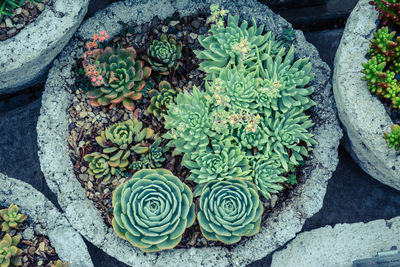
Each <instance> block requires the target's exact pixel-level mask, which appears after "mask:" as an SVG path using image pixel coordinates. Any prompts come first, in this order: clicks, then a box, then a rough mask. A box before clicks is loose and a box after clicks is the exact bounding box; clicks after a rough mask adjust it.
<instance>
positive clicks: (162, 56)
mask: <svg viewBox="0 0 400 267" xmlns="http://www.w3.org/2000/svg"><path fill="white" fill-rule="evenodd" d="M181 57H182V42H176V40H175V38H173V37H172V36H171V37H169V38H168V37H167V35H166V34H164V33H163V34H162V35H161V37H160V40H154V41H153V42H152V43H151V45H150V47H149V48H148V49H147V57H146V61H147V62H148V63H149V64H150V66H151V68H152V69H153V70H154V71H157V72H159V73H160V74H163V75H168V74H170V73H171V72H172V71H175V70H176V69H178V67H179V60H180V59H181Z"/></svg>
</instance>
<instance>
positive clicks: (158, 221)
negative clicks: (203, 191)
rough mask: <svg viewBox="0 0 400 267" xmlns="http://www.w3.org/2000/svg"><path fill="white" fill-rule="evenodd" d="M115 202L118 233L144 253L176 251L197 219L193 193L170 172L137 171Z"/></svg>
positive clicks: (116, 231) (121, 186)
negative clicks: (174, 249)
mask: <svg viewBox="0 0 400 267" xmlns="http://www.w3.org/2000/svg"><path fill="white" fill-rule="evenodd" d="M112 203H113V208H114V218H113V220H112V225H113V228H114V230H115V233H116V234H117V235H118V236H119V237H121V238H123V239H125V240H128V241H129V242H130V243H131V244H132V245H134V246H135V247H138V248H140V249H142V250H143V251H144V252H156V251H161V250H166V249H172V248H174V247H175V246H176V245H178V243H179V242H180V241H181V239H182V234H183V233H184V231H185V229H186V228H188V227H190V226H191V225H192V224H193V222H194V220H195V212H194V204H193V194H192V192H191V191H190V189H189V187H188V186H187V185H185V184H184V183H182V182H181V181H180V180H179V179H178V178H177V177H176V176H174V175H173V174H172V173H171V172H170V171H168V170H166V169H155V170H148V169H144V170H141V171H138V172H136V173H135V174H134V175H133V176H132V179H130V180H129V181H127V182H125V183H123V184H121V185H119V186H118V187H117V189H116V190H115V191H114V193H113V198H112Z"/></svg>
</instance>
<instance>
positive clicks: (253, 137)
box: [236, 125, 268, 152]
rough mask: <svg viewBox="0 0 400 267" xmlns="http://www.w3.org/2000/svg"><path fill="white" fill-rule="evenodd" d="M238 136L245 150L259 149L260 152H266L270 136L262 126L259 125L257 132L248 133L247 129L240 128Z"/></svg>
mask: <svg viewBox="0 0 400 267" xmlns="http://www.w3.org/2000/svg"><path fill="white" fill-rule="evenodd" d="M236 132H237V136H238V138H239V140H240V143H241V145H242V146H243V148H245V149H247V150H250V151H253V150H254V149H255V148H257V150H258V151H260V152H261V151H264V150H265V149H266V144H267V142H268V136H267V135H266V134H265V131H264V130H263V128H262V127H261V126H260V125H257V126H256V128H255V131H248V130H246V128H244V127H242V128H239V129H238V130H237V131H236Z"/></svg>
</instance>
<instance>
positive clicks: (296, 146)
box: [263, 108, 316, 171]
mask: <svg viewBox="0 0 400 267" xmlns="http://www.w3.org/2000/svg"><path fill="white" fill-rule="evenodd" d="M313 125H314V123H313V122H312V121H311V120H310V119H309V116H307V115H305V114H304V112H303V109H300V108H294V109H291V110H290V111H288V112H286V113H280V112H273V113H272V115H271V116H270V117H266V118H265V119H264V122H263V130H264V131H265V134H266V136H268V142H267V144H266V149H265V151H264V154H265V155H266V156H271V155H272V154H273V153H274V154H275V153H276V154H277V155H278V156H279V160H280V162H281V164H282V167H283V168H284V169H285V170H286V171H288V170H289V165H291V164H292V165H294V166H297V165H299V162H301V161H303V157H304V156H307V155H308V151H309V150H310V149H311V146H312V145H313V144H316V142H315V141H314V140H313V139H312V136H313V134H311V133H309V132H308V131H307V130H308V129H309V128H310V127H312V126H313Z"/></svg>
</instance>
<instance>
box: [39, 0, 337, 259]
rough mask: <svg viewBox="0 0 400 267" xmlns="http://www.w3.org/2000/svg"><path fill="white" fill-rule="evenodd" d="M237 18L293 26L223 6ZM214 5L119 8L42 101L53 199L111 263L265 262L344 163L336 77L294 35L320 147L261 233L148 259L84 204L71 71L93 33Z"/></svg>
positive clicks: (99, 19) (67, 59) (106, 14)
mask: <svg viewBox="0 0 400 267" xmlns="http://www.w3.org/2000/svg"><path fill="white" fill-rule="evenodd" d="M218 2H219V3H220V4H221V5H223V6H224V8H226V9H229V10H230V13H231V14H240V16H241V18H242V19H246V20H248V21H250V19H251V17H252V16H253V17H254V18H255V19H256V21H257V23H258V24H263V25H265V27H266V30H267V31H272V32H273V33H274V34H275V36H280V35H281V34H282V32H283V31H284V30H285V28H287V27H291V26H290V25H289V23H288V22H286V21H285V20H284V19H282V18H281V17H280V16H278V15H276V14H274V13H273V12H272V11H271V10H269V9H268V7H266V6H265V5H262V4H260V3H258V2H257V1H255V0H251V1H250V0H246V1H245V0H239V1H235V2H232V1H228V0H226V1H218ZM209 6H210V1H208V0H204V1H182V0H181V1H168V0H163V1H155V0H154V1H147V2H146V3H143V2H132V1H121V2H117V3H114V4H112V5H111V6H109V7H108V8H106V9H105V10H103V11H101V12H99V13H97V14H96V15H95V16H94V17H92V18H90V19H88V20H87V21H86V22H85V23H84V24H83V25H82V26H81V27H80V29H79V30H78V32H77V34H76V36H75V38H73V39H72V40H71V41H70V43H69V45H68V46H67V47H66V49H64V51H63V52H62V53H61V55H60V56H59V58H58V59H57V60H56V61H55V63H54V65H53V67H52V69H51V70H50V73H49V76H48V80H47V83H46V87H45V91H44V93H43V98H42V107H41V112H40V113H41V114H40V117H39V120H38V125H37V134H38V146H39V158H40V164H41V168H42V171H43V173H44V176H45V177H46V181H47V183H48V185H49V187H50V189H51V190H52V191H53V192H55V194H56V195H57V197H58V201H59V203H60V205H61V208H62V209H63V210H64V211H65V213H66V216H67V218H68V219H69V221H70V222H71V224H72V225H73V227H74V228H75V229H77V230H78V231H79V232H80V233H81V234H82V235H83V236H85V237H86V239H88V240H89V241H90V242H92V243H93V244H94V245H95V246H97V247H99V248H101V249H102V250H104V251H105V252H106V253H108V254H109V255H111V256H113V257H115V258H116V259H118V260H120V261H122V262H124V263H126V264H129V265H132V266H177V265H179V266H200V265H208V266H243V265H245V264H248V263H251V262H253V261H255V260H258V259H261V258H263V257H265V256H266V255H268V254H269V253H270V252H272V251H274V250H275V249H276V248H278V247H279V246H281V245H283V244H284V243H286V242H287V241H288V240H290V239H292V238H293V237H294V236H295V235H296V233H297V232H299V231H300V230H301V228H302V226H303V224H304V222H305V220H306V219H307V218H310V217H311V216H313V215H314V214H315V213H316V212H318V211H319V210H320V208H321V207H322V202H323V198H324V196H325V193H326V187H327V183H328V180H329V178H330V177H331V176H332V173H333V171H334V170H335V169H336V165H337V163H338V152H337V148H338V145H339V140H340V138H341V137H342V132H341V129H340V127H339V123H338V120H337V117H336V113H335V110H334V107H333V102H334V100H333V95H332V91H331V85H330V83H329V79H330V69H329V67H328V66H327V65H326V64H325V63H324V62H322V61H321V59H320V58H319V56H318V52H317V50H316V49H315V48H314V47H313V46H312V45H311V44H309V43H308V42H306V40H305V38H304V35H303V33H302V32H300V31H296V34H295V36H296V37H295V41H294V45H295V48H296V56H297V57H298V58H302V57H310V60H311V62H312V65H313V71H314V73H315V75H316V77H315V79H314V81H313V84H312V86H313V87H314V88H315V93H314V94H313V100H314V101H316V102H317V103H318V104H317V106H315V107H314V108H313V109H312V110H311V113H312V117H313V121H314V122H315V126H314V127H313V129H312V132H313V133H314V135H315V140H316V141H317V142H318V145H315V147H314V150H313V152H312V153H311V154H310V156H309V158H308V160H307V161H306V163H305V165H304V166H303V167H302V169H301V175H300V176H299V177H298V178H299V180H300V184H299V185H298V186H297V187H296V188H295V189H294V191H293V193H292V197H291V198H289V199H288V200H287V201H285V202H284V203H283V204H282V205H280V206H279V207H277V208H275V210H274V211H273V212H272V213H271V214H270V216H269V217H268V219H267V220H266V221H265V222H264V223H263V226H262V229H261V231H260V233H258V234H257V235H255V236H254V237H252V238H248V239H246V240H242V242H240V243H239V244H237V245H236V246H234V247H233V249H229V250H228V249H227V248H225V247H205V248H191V249H172V250H168V251H163V252H160V253H143V252H142V251H141V250H140V249H138V248H135V247H133V246H132V245H131V244H130V243H128V242H127V241H124V240H122V239H120V238H119V237H118V236H117V235H116V234H115V233H114V231H113V229H112V228H109V227H108V226H106V225H105V223H104V222H103V219H102V217H101V215H100V212H99V210H97V209H96V208H95V207H94V205H93V203H92V202H91V201H90V200H88V199H87V198H86V194H85V190H84V189H83V188H82V186H81V184H80V182H79V181H78V180H77V178H76V176H75V174H74V172H73V166H72V162H71V160H70V158H69V154H68V144H67V138H68V136H69V131H68V124H69V122H68V114H67V109H68V107H69V106H70V105H71V101H72V94H71V93H70V92H71V90H72V88H73V85H74V82H75V80H74V75H73V74H72V68H73V66H74V65H75V64H76V61H75V59H74V57H75V58H79V57H80V55H82V53H83V46H84V41H83V40H89V39H90V38H91V36H92V35H93V33H94V32H98V31H100V30H103V29H105V30H106V31H107V32H108V33H109V34H110V36H111V37H112V36H115V35H116V34H118V33H119V32H120V30H121V28H122V26H121V24H122V23H129V22H131V21H133V20H135V21H136V23H138V24H142V23H144V22H149V21H151V20H152V18H153V17H154V16H158V17H159V18H160V19H164V18H166V17H168V16H172V15H173V13H174V12H176V11H177V12H179V14H180V15H181V16H187V15H193V14H194V15H195V14H196V13H198V12H201V11H203V10H209Z"/></svg>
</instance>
